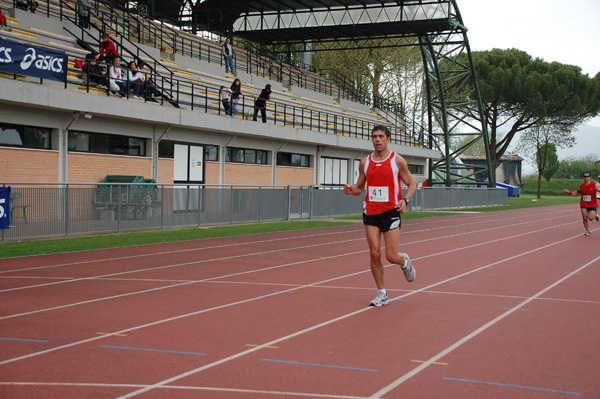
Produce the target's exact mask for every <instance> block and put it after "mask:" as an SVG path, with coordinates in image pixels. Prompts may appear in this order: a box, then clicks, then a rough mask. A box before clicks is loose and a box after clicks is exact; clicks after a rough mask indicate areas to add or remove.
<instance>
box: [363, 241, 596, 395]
mask: <svg viewBox="0 0 600 399" xmlns="http://www.w3.org/2000/svg"><path fill="white" fill-rule="evenodd" d="M563 241H567V240H563ZM547 247H548V246H544V247H541V248H539V249H544V248H547ZM539 249H537V250H539ZM537 250H532V251H529V252H526V253H524V254H523V255H526V254H528V253H533V252H535V251H537ZM518 256H522V255H517V256H513V257H511V258H508V259H506V260H510V259H515V258H517V257H518ZM506 260H505V261H506ZM598 260H600V256H599V257H597V258H596V259H594V260H592V261H590V262H588V263H586V264H585V265H583V266H581V267H580V268H579V269H577V270H575V271H574V272H571V273H569V274H568V275H566V276H565V277H563V278H561V279H559V280H557V281H555V282H554V283H552V284H550V285H549V286H547V287H546V288H544V289H543V290H541V291H539V292H538V293H537V294H535V295H532V296H531V297H529V298H527V299H526V300H524V301H523V302H521V303H520V304H518V305H516V306H515V307H513V308H512V309H510V310H508V311H506V312H504V313H503V314H501V315H500V316H498V317H496V318H495V319H493V320H491V321H489V322H488V323H486V324H484V325H483V326H481V327H479V328H478V329H476V330H475V331H473V332H472V333H470V334H468V335H466V336H464V337H463V338H461V339H459V340H458V341H456V342H455V343H454V344H452V345H450V346H449V347H447V348H446V349H444V350H443V351H441V352H439V353H438V354H436V355H434V356H432V357H431V358H430V359H429V360H427V361H426V362H425V363H423V364H421V365H420V366H418V367H416V368H415V369H413V370H411V371H410V372H408V373H406V374H404V375H403V376H402V377H400V378H398V379H397V380H396V381H394V382H392V383H391V384H389V385H387V386H386V387H384V388H382V389H380V390H379V391H377V392H375V393H374V394H373V395H371V396H370V398H381V397H382V396H383V395H385V394H387V393H388V392H390V391H392V390H393V389H395V388H397V387H398V386H400V385H401V384H402V383H404V382H405V381H407V380H408V379H410V378H412V377H414V376H415V375H417V374H418V373H420V372H421V371H423V370H425V369H426V368H427V367H429V366H431V365H432V364H433V363H434V362H437V361H439V360H440V359H441V358H443V357H444V356H446V355H448V354H449V353H450V352H452V351H454V350H455V349H457V348H459V347H460V346H462V345H463V344H465V343H467V342H468V341H470V340H471V339H473V338H475V337H476V336H478V335H479V334H481V333H482V332H484V331H485V330H487V329H488V328H490V327H492V326H494V325H495V324H497V323H498V322H500V321H501V320H503V319H505V318H507V317H508V316H510V315H511V314H513V313H514V312H516V311H518V310H519V309H521V308H523V307H524V306H526V305H527V304H528V303H530V302H532V301H533V300H535V299H537V298H539V297H540V296H542V295H544V294H545V293H546V292H548V291H550V290H551V289H552V288H554V287H556V286H557V285H559V284H561V283H563V282H564V281H566V280H567V279H569V278H571V277H572V276H574V275H575V274H576V273H578V272H580V271H581V270H584V269H585V268H587V267H588V266H590V265H591V264H593V263H595V262H597V261H598ZM502 262H504V261H502ZM497 263H500V262H497Z"/></svg>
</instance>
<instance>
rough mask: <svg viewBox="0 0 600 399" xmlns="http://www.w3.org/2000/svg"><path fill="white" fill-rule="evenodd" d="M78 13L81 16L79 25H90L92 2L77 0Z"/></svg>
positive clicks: (87, 26)
mask: <svg viewBox="0 0 600 399" xmlns="http://www.w3.org/2000/svg"><path fill="white" fill-rule="evenodd" d="M77 14H78V16H79V27H80V28H81V29H87V28H89V27H90V2H89V1H88V0H77Z"/></svg>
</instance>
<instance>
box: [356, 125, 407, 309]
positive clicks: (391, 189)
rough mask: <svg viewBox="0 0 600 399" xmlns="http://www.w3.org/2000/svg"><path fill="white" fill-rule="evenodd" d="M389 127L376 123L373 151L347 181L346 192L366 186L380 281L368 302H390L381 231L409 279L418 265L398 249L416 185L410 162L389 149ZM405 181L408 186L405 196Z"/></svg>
mask: <svg viewBox="0 0 600 399" xmlns="http://www.w3.org/2000/svg"><path fill="white" fill-rule="evenodd" d="M391 137H392V135H391V133H390V130H389V129H388V128H387V127H385V126H381V125H378V126H375V127H374V128H373V130H372V131H371V141H372V142H373V148H374V151H373V152H372V153H371V154H370V155H369V156H367V157H365V158H363V159H362V160H361V161H360V166H359V168H358V169H359V175H358V180H357V181H356V184H355V185H350V184H345V185H344V194H350V195H360V194H362V193H363V191H365V186H366V187H367V194H366V195H365V199H364V201H363V223H364V225H365V232H366V235H367V243H368V244H369V253H370V258H371V273H372V274H373V278H374V279H375V284H376V285H377V290H378V292H377V296H376V297H375V299H373V300H372V301H371V302H370V303H369V306H382V305H387V304H388V295H387V291H386V289H385V283H384V279H383V274H384V270H383V264H382V263H381V235H382V234H383V240H384V241H385V257H386V258H387V260H388V261H389V262H390V263H394V264H397V265H400V266H401V267H402V271H403V272H404V277H405V278H406V280H407V281H408V282H412V281H414V279H415V274H416V272H415V268H414V267H413V265H412V264H411V262H410V258H409V257H408V255H407V254H405V253H400V252H398V246H399V245H400V232H399V229H400V214H401V213H404V212H406V206H407V205H408V203H409V202H410V199H411V198H412V197H413V195H415V191H416V190H417V185H416V183H415V181H414V180H413V177H412V175H411V174H410V172H409V171H408V164H407V163H406V161H405V160H404V158H402V157H401V156H400V155H398V154H396V153H395V152H393V151H391V150H389V149H388V144H389V143H390V142H391ZM402 183H404V184H405V185H406V186H407V187H408V189H407V190H406V196H405V197H402Z"/></svg>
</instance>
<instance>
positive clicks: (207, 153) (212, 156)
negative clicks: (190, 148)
mask: <svg viewBox="0 0 600 399" xmlns="http://www.w3.org/2000/svg"><path fill="white" fill-rule="evenodd" d="M204 160H205V161H218V160H219V147H217V146H216V145H205V146H204Z"/></svg>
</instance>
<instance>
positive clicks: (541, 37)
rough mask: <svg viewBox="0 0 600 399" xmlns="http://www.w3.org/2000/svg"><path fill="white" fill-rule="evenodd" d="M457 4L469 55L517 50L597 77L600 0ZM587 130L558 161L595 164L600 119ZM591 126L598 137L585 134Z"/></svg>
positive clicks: (459, 1) (466, 0)
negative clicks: (580, 159) (575, 158)
mask: <svg viewBox="0 0 600 399" xmlns="http://www.w3.org/2000/svg"><path fill="white" fill-rule="evenodd" d="M457 5H458V9H459V11H460V14H461V16H462V19H463V22H464V23H465V26H466V27H467V29H468V32H467V36H468V38H469V44H470V45H471V50H473V51H482V50H491V49H493V48H500V49H508V48H516V49H519V50H523V51H525V52H527V53H528V54H529V55H531V56H532V57H534V58H541V59H543V60H545V61H547V62H553V61H556V62H560V63H561V64H570V65H577V66H579V67H580V68H581V69H582V71H583V73H587V74H588V75H589V76H590V77H594V76H596V74H597V73H599V72H600V1H599V0H570V1H568V2H567V1H564V0H560V1H559V0H503V1H485V0H457ZM588 125H591V126H582V127H581V129H580V130H581V132H580V133H579V134H578V133H576V134H575V137H576V138H577V144H576V145H575V147H574V148H571V149H567V150H559V152H558V153H559V158H561V159H562V158H563V157H565V156H572V155H577V154H581V155H584V154H589V153H596V154H598V159H600V117H597V118H594V119H593V120H592V121H590V122H589V123H588ZM592 126H593V127H597V128H598V131H597V133H598V134H597V135H594V134H591V133H587V134H586V133H585V132H590V131H595V130H596V129H591V130H590V129H589V128H590V127H592ZM594 136H595V137H594ZM596 137H597V138H596ZM515 143H516V139H515ZM513 145H514V143H513ZM511 147H512V146H511Z"/></svg>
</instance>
